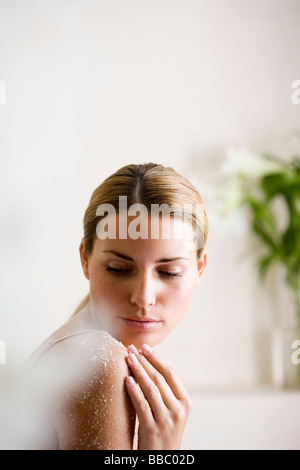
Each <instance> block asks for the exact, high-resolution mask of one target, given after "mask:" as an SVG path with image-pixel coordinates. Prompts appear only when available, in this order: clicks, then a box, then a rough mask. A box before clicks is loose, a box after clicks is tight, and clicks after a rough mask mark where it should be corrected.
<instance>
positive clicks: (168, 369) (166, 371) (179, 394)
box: [142, 344, 190, 401]
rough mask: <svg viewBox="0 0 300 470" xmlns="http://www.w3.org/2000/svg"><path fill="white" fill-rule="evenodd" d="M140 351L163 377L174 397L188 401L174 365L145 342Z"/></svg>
mask: <svg viewBox="0 0 300 470" xmlns="http://www.w3.org/2000/svg"><path fill="white" fill-rule="evenodd" d="M142 352H143V354H144V355H145V357H146V358H147V359H148V361H149V362H150V363H151V364H152V365H153V367H155V369H157V370H158V372H160V373H161V375H162V376H163V377H164V378H165V380H166V382H167V383H168V384H169V386H170V387H171V389H172V391H173V393H174V395H175V396H176V398H177V399H178V400H182V401H189V400H190V397H189V395H188V393H187V391H186V389H185V387H184V385H183V382H182V379H181V377H180V375H179V374H178V372H177V371H176V369H175V367H174V366H173V365H172V364H171V363H170V362H168V361H166V360H164V359H162V358H161V357H160V355H159V354H158V353H157V351H154V350H153V349H152V348H150V346H148V345H147V344H144V345H143V349H142Z"/></svg>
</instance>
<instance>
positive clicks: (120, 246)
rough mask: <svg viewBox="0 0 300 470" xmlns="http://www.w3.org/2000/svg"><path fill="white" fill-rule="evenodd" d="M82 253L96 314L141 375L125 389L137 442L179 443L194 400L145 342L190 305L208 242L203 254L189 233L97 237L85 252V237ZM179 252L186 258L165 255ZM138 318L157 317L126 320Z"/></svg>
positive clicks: (141, 445) (147, 445)
mask: <svg viewBox="0 0 300 470" xmlns="http://www.w3.org/2000/svg"><path fill="white" fill-rule="evenodd" d="M130 222H131V219H130V218H129V220H128V225H129V223H130ZM157 223H158V224H159V221H158V222H157ZM178 224H179V225H182V224H184V225H185V228H187V229H188V228H189V227H190V225H189V223H187V222H184V221H182V220H179V219H177V220H176V219H175V220H174V225H173V228H174V229H175V228H176V227H177V228H178ZM149 225H150V224H149ZM190 228H191V227H190ZM117 233H118V224H117ZM186 233H188V232H186ZM112 251H114V252H115V253H112ZM116 253H117V254H116ZM80 255H81V263H82V268H83V271H84V274H85V276H86V278H87V279H88V280H89V282H90V298H91V304H92V309H93V313H94V316H95V317H96V318H98V319H99V322H101V324H102V325H103V326H104V328H105V330H106V331H108V332H109V333H110V334H111V335H112V336H113V337H114V338H116V339H117V340H118V341H121V342H122V344H124V345H125V346H126V347H127V348H128V353H129V356H128V357H127V358H126V360H127V364H128V366H129V367H130V370H131V372H132V375H133V376H134V379H135V380H134V381H133V382H130V380H128V379H126V388H127V392H128V394H129V396H130V398H131V401H132V404H133V406H134V409H135V411H136V413H137V418H138V423H139V427H138V443H137V448H138V449H179V448H180V445H181V441H182V436H183V431H184V428H185V425H186V422H187V419H188V416H189V413H190V411H191V408H192V400H191V398H190V397H189V395H188V393H187V391H186V389H185V387H184V385H183V383H182V379H181V377H180V376H179V374H178V372H177V371H176V370H175V368H174V366H173V365H172V364H170V363H169V362H167V361H165V360H164V359H162V358H161V357H160V356H159V354H158V353H157V352H155V351H153V350H152V349H151V348H150V349H151V352H148V353H147V346H148V347H149V346H150V347H153V346H155V345H156V344H158V343H159V342H160V341H162V340H163V339H164V338H165V337H166V336H167V335H168V334H169V333H170V332H171V331H172V330H173V329H174V328H175V326H176V325H177V324H178V323H179V321H180V320H181V319H182V318H183V316H184V315H185V313H186V312H187V310H188V307H189V304H190V300H191V296H192V293H193V290H194V288H195V287H196V285H197V284H198V282H199V281H200V278H201V277H202V275H203V272H204V269H205V267H206V261H207V252H206V249H204V250H203V252H202V255H201V257H200V259H197V258H196V253H195V249H191V244H190V239H187V238H185V237H182V238H181V239H179V240H178V239H175V238H174V239H168V240H165V239H162V238H159V239H151V238H150V236H149V238H148V239H137V240H133V239H131V238H130V237H127V238H125V239H112V240H111V239H106V240H99V239H96V240H95V245H94V250H93V253H92V255H90V256H87V254H86V252H85V246H84V239H83V240H82V242H81V245H80ZM120 255H121V256H120ZM125 256H126V257H127V259H124V257H125ZM129 257H130V258H131V259H130V260H128V258H129ZM174 257H176V258H178V257H179V258H180V259H176V260H174V261H165V259H171V258H174ZM161 259H164V261H163V262H162V261H161ZM176 274H177V275H176ZM133 318H134V319H137V320H139V321H142V320H146V319H151V320H154V322H153V326H152V327H151V328H149V329H136V327H134V326H133V325H132V324H131V322H130V321H129V322H128V320H130V319H133ZM135 359H136V360H135ZM137 384H138V385H137Z"/></svg>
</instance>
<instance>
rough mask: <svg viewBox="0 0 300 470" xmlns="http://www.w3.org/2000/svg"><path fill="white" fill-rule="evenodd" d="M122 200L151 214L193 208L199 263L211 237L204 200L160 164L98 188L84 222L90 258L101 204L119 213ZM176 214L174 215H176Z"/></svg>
mask: <svg viewBox="0 0 300 470" xmlns="http://www.w3.org/2000/svg"><path fill="white" fill-rule="evenodd" d="M119 196H127V207H129V206H131V205H132V204H136V203H140V204H143V205H144V206H146V208H147V209H148V210H151V204H158V205H159V206H160V205H162V204H167V205H168V206H172V205H174V206H175V205H177V206H178V205H179V206H181V207H183V205H184V204H186V205H188V204H189V205H191V207H192V208H193V209H192V211H191V213H189V214H187V215H186V218H187V219H189V220H190V221H191V222H192V223H193V224H196V227H197V233H198V234H199V236H200V238H201V242H200V244H199V242H198V246H201V248H199V249H197V259H199V258H200V256H201V253H202V250H203V248H204V246H205V244H206V240H207V234H208V221H207V215H206V212H205V209H204V206H203V201H202V198H201V196H200V194H199V192H198V191H197V189H196V188H195V187H194V186H193V185H192V184H191V183H190V182H189V181H188V180H187V179H185V178H184V177H182V176H181V175H180V174H179V173H177V172H176V171H175V170H174V169H173V168H171V167H165V166H163V165H161V164H157V163H143V164H131V165H126V166H124V167H122V168H120V169H119V170H117V171H116V172H115V173H113V174H112V175H111V176H109V177H108V178H106V179H105V180H104V181H103V183H101V184H100V186H98V187H97V188H96V189H95V190H94V192H93V194H92V197H91V199H90V202H89V205H88V208H87V209H86V211H85V214H84V218H83V230H84V241H85V250H86V253H87V255H91V254H92V251H93V247H94V240H95V238H96V237H97V233H96V227H97V224H98V222H99V221H100V220H101V219H102V218H103V217H104V216H97V215H96V211H97V207H98V206H99V205H100V204H111V205H112V206H114V208H115V210H116V213H118V209H119ZM199 204H200V205H201V206H202V213H201V217H200V216H199V213H197V211H196V207H197V205H199ZM174 213H175V212H174ZM89 300H90V295H89V294H88V295H87V296H86V297H85V298H84V299H83V300H82V302H81V303H80V304H79V305H78V307H77V308H76V310H75V312H74V313H73V315H72V316H74V315H76V314H77V313H78V312H79V311H80V310H82V309H83V308H84V307H85V306H86V305H87V304H88V302H89Z"/></svg>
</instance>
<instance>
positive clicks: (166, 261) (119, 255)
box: [102, 250, 190, 263]
mask: <svg viewBox="0 0 300 470" xmlns="http://www.w3.org/2000/svg"><path fill="white" fill-rule="evenodd" d="M102 253H112V254H113V255H116V256H118V257H119V258H123V259H126V260H127V261H134V259H132V258H130V256H126V255H123V254H122V253H119V252H118V251H114V250H102ZM178 259H187V260H189V259H190V258H184V257H182V256H176V257H175V258H162V259H158V260H156V261H155V263H168V262H170V261H176V260H178Z"/></svg>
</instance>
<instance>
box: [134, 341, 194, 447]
mask: <svg viewBox="0 0 300 470" xmlns="http://www.w3.org/2000/svg"><path fill="white" fill-rule="evenodd" d="M148 348H149V346H147V345H145V344H144V346H143V350H142V353H140V352H139V351H138V350H137V349H136V348H135V347H134V346H132V345H131V346H129V347H128V350H129V355H128V356H127V363H128V365H129V366H130V369H131V371H132V373H133V377H134V379H135V380H136V381H135V380H134V379H133V377H127V378H126V386H127V391H128V393H129V396H130V398H131V401H132V403H133V406H134V408H135V411H136V413H137V416H138V420H139V429H138V450H142V449H143V450H144V449H146V450H155V449H156V450H164V449H165V450H174V449H175V450H177V449H180V445H181V440H182V436H183V431H184V428H185V425H186V422H187V419H188V416H189V413H190V411H191V408H192V406H193V404H192V401H191V398H190V397H189V395H188V393H187V391H186V390H185V388H184V386H183V383H182V380H181V378H180V376H179V375H178V373H177V372H176V370H175V369H174V367H173V366H172V365H171V364H170V363H169V362H167V361H164V360H163V359H161V357H160V356H159V355H158V353H157V352H156V351H152V349H151V348H149V350H148ZM134 358H135V359H134ZM136 382H137V383H136Z"/></svg>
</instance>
